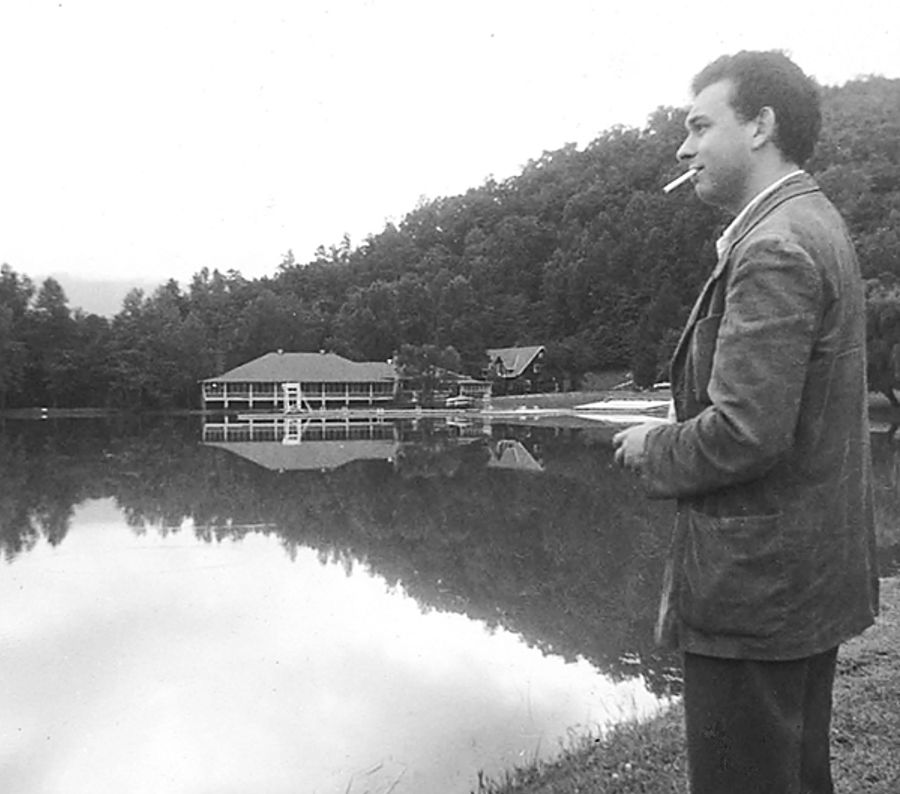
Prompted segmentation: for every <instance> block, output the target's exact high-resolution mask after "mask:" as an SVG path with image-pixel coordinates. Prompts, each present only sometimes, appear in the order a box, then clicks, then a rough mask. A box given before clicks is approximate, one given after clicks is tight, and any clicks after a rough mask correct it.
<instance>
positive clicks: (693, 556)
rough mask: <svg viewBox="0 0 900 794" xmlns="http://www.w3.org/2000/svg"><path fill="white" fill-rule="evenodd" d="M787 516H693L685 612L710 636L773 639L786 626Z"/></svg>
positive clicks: (685, 579) (686, 548)
mask: <svg viewBox="0 0 900 794" xmlns="http://www.w3.org/2000/svg"><path fill="white" fill-rule="evenodd" d="M785 552H786V549H785V547H784V543H783V537H782V525H781V515H780V514H774V515H763V516H727V517H717V516H709V515H706V514H704V513H698V512H696V511H694V510H690V511H689V515H688V521H687V533H686V537H685V545H684V552H683V557H682V561H683V573H684V576H683V579H682V582H681V587H680V594H679V612H680V613H681V617H682V619H683V620H684V622H685V623H686V624H688V625H690V626H691V627H693V628H695V629H697V630H699V631H702V632H704V633H707V634H726V635H741V636H750V637H768V636H771V635H772V634H774V633H775V632H776V631H777V630H778V628H779V627H780V626H781V625H782V624H783V622H784V619H785V611H786V608H787V605H788V588H789V581H790V578H789V574H788V566H787V562H786V559H785Z"/></svg>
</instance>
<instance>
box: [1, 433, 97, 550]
mask: <svg viewBox="0 0 900 794" xmlns="http://www.w3.org/2000/svg"><path fill="white" fill-rule="evenodd" d="M3 429H4V428H0V550H2V553H3V555H4V556H5V557H6V558H7V559H8V560H9V559H12V558H14V557H15V556H16V555H17V554H19V553H20V552H22V551H27V550H28V549H30V548H32V547H33V546H34V544H35V543H36V542H37V541H38V539H39V538H41V537H43V538H44V539H46V540H47V541H48V542H49V543H50V544H52V545H54V546H55V545H57V544H59V543H61V542H62V540H63V538H64V537H65V536H66V533H67V532H68V530H69V520H70V518H71V516H72V510H73V507H74V506H75V505H76V504H78V503H79V502H81V501H83V500H84V499H87V498H89V497H92V496H94V495H96V490H95V488H96V485H97V480H96V479H93V478H94V477H96V476H97V474H98V470H99V468H101V466H102V463H101V461H102V454H103V452H102V445H103V443H104V441H103V436H102V435H99V436H98V435H95V434H93V433H88V437H89V438H90V439H91V447H92V448H93V452H91V451H88V450H87V446H88V445H87V444H86V443H85V441H86V437H85V436H86V434H85V432H79V431H90V430H92V428H89V427H87V426H86V425H82V426H81V427H80V428H69V430H67V432H64V433H59V432H56V430H57V428H55V427H54V426H53V423H52V422H42V423H40V424H37V423H24V424H21V423H10V424H9V425H7V427H6V428H5V429H6V430H7V432H3Z"/></svg>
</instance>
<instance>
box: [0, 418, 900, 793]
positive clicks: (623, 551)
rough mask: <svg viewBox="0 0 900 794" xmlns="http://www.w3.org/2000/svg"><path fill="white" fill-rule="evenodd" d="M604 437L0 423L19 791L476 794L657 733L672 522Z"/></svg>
mask: <svg viewBox="0 0 900 794" xmlns="http://www.w3.org/2000/svg"><path fill="white" fill-rule="evenodd" d="M875 430H876V433H874V434H873V442H874V451H875V460H876V485H877V496H878V505H877V506H878V517H879V529H880V533H881V542H882V547H883V552H884V562H885V568H886V570H893V566H894V564H895V563H894V559H895V557H896V554H895V549H896V548H897V542H898V540H900V531H898V527H900V498H898V497H897V485H898V472H900V440H898V438H897V432H896V427H893V426H892V425H891V423H890V417H887V419H879V420H878V421H877V422H876V424H875ZM612 432H614V428H612V427H608V426H592V427H588V428H581V427H569V428H565V427H542V426H529V425H522V426H511V425H508V426H493V427H485V426H482V425H468V426H462V427H459V426H448V425H438V426H424V425H422V426H417V425H393V424H377V423H373V424H367V423H344V424H343V425H329V426H324V425H301V426H288V427H284V426H278V427H266V426H254V427H253V428H249V427H245V426H240V425H235V424H233V423H230V424H229V425H228V426H223V425H221V424H212V423H210V424H208V425H207V426H206V427H205V428H204V427H203V426H201V424H200V423H199V421H196V420H190V421H177V422H176V421H158V422H153V423H144V424H135V423H118V424H116V423H105V422H98V421H87V420H82V421H69V422H62V421H60V422H54V421H50V422H39V423H38V422H10V421H7V422H6V423H5V424H4V425H2V432H0V544H2V552H3V555H4V557H5V561H4V562H2V563H0V676H2V679H3V681H4V686H3V688H2V691H0V714H2V715H3V717H2V720H0V791H3V792H10V793H11V794H13V793H17V792H27V793H28V794H32V793H34V794H43V793H44V792H47V794H50V792H53V794H56V792H66V794H79V793H80V792H90V793H91V794H98V793H102V792H117V794H118V792H122V791H128V792H148V794H149V792H153V794H158V792H162V791H165V792H185V793H186V794H187V793H188V792H190V794H194V793H195V792H210V793H212V792H247V791H265V792H267V793H268V792H271V793H272V794H280V793H281V792H285V793H286V792H320V793H323V794H330V793H331V792H335V793H336V794H346V792H357V793H360V792H366V791H368V792H372V793H373V794H377V793H379V792H385V794H386V793H387V792H395V793H396V794H404V793H405V794H411V793H412V792H416V794H421V793H422V792H429V794H430V793H431V792H435V794H443V793H444V792H446V793H447V794H467V792H469V791H472V790H474V789H476V788H477V781H478V772H479V770H483V771H485V772H486V773H487V774H488V775H496V774H499V773H501V772H502V770H504V769H508V768H511V767H513V766H515V765H516V764H522V763H527V762H528V761H530V760H532V759H533V758H535V757H543V758H547V757H551V756H552V755H553V754H554V753H556V752H558V750H559V747H560V745H561V744H564V743H565V742H566V741H567V740H568V737H569V736H571V735H577V734H581V733H583V732H585V731H587V730H597V729H598V727H599V726H602V725H606V724H609V723H610V722H614V721H616V720H618V719H621V718H622V717H625V716H630V715H633V714H639V715H641V714H646V713H650V712H651V711H652V710H653V709H654V708H655V707H656V706H657V704H658V703H659V702H660V698H664V697H666V696H667V695H669V694H672V693H677V690H678V680H677V676H678V671H677V660H675V659H673V658H671V657H667V656H665V655H662V654H659V653H658V652H657V651H656V650H655V648H654V647H653V643H652V625H653V618H654V613H655V599H656V595H657V588H658V582H659V573H660V567H661V563H662V556H663V554H664V551H665V547H666V543H667V540H668V529H669V522H670V520H671V510H672V508H671V505H669V504H666V503H654V502H649V501H647V500H645V499H644V498H643V497H642V496H641V494H640V493H639V491H638V490H637V488H636V485H635V483H634V481H633V480H632V479H631V478H630V477H629V476H628V475H627V474H625V473H623V472H620V471H619V470H618V469H616V468H614V467H613V466H612V465H611V461H610V448H609V438H610V436H611V434H612Z"/></svg>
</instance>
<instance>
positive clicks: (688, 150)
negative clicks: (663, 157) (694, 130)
mask: <svg viewBox="0 0 900 794" xmlns="http://www.w3.org/2000/svg"><path fill="white" fill-rule="evenodd" d="M695 154H696V151H694V147H693V146H692V145H691V139H690V138H685V139H684V143H682V144H681V146H679V147H678V151H677V152H675V159H676V160H678V162H680V163H681V162H684V161H685V160H690V159H691V158H692V157H693V156H694V155H695Z"/></svg>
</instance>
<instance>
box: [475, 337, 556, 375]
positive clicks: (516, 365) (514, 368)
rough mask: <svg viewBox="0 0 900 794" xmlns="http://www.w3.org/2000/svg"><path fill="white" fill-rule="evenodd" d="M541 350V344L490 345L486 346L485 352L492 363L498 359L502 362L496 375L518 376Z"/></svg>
mask: <svg viewBox="0 0 900 794" xmlns="http://www.w3.org/2000/svg"><path fill="white" fill-rule="evenodd" d="M543 352H544V346H543V345H532V346H531V347H492V348H488V351H487V354H488V358H490V360H491V364H492V365H493V364H495V363H496V362H497V360H498V359H499V361H500V363H501V364H502V366H503V370H502V371H500V372H498V373H497V374H498V375H502V376H503V377H504V378H518V377H519V375H521V374H522V373H523V372H524V371H525V370H526V369H528V365H529V364H531V362H532V361H534V359H535V358H537V356H538V355H539V354H540V353H543Z"/></svg>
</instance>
